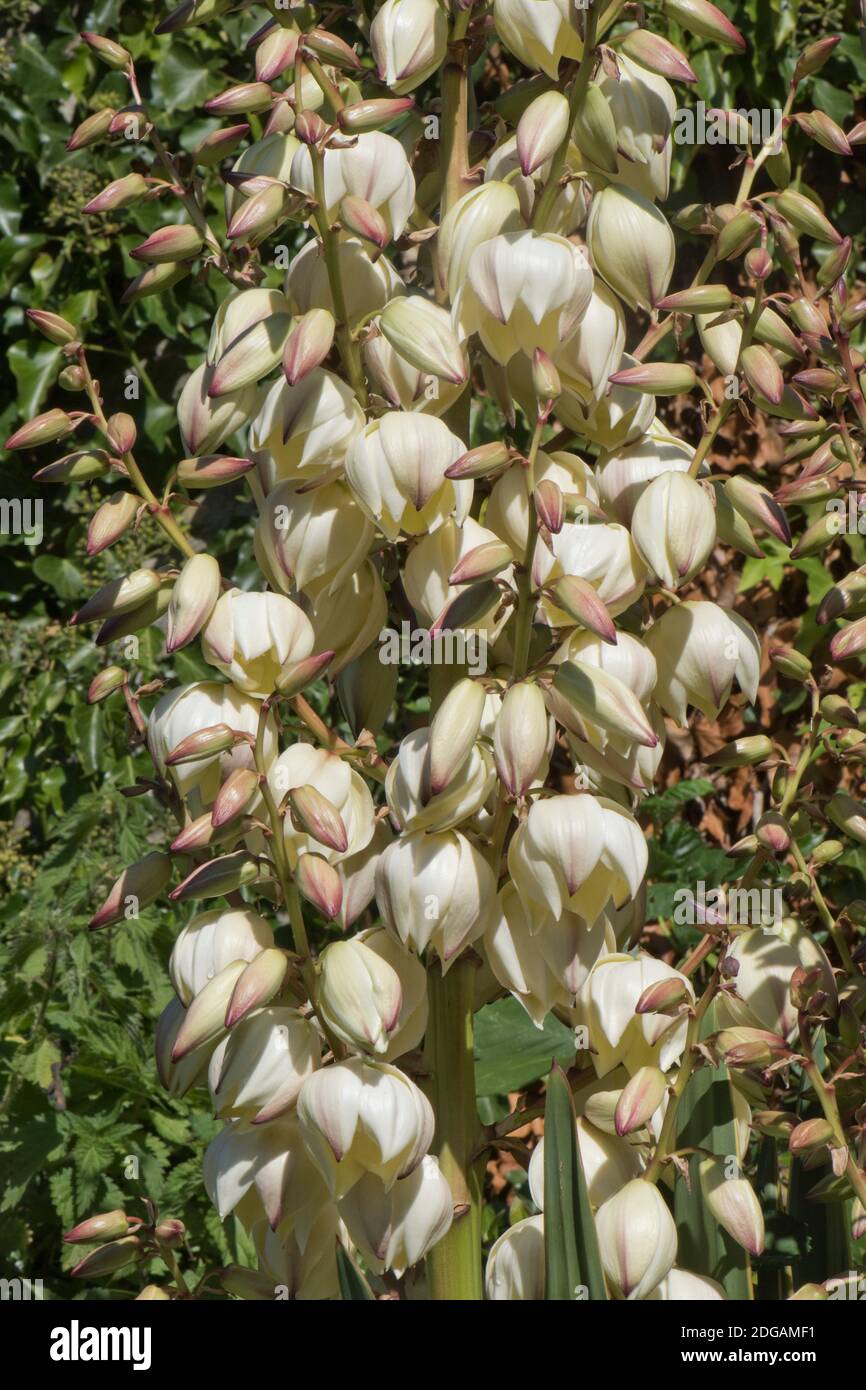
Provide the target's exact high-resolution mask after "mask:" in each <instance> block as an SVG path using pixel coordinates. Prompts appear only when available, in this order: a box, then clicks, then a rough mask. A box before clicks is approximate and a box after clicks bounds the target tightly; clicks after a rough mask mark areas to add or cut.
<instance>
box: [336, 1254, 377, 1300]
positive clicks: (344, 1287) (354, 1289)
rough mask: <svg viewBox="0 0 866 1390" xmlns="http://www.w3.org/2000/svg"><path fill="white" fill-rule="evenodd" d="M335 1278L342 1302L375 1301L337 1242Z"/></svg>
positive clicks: (364, 1280) (355, 1267)
mask: <svg viewBox="0 0 866 1390" xmlns="http://www.w3.org/2000/svg"><path fill="white" fill-rule="evenodd" d="M337 1278H338V1279H339V1281H340V1297H341V1298H342V1299H343V1301H344V1302H346V1303H372V1302H374V1301H375V1300H374V1296H373V1293H372V1290H371V1289H370V1285H369V1284H368V1283H367V1281H366V1279H365V1278H364V1276H363V1274H362V1273H361V1271H360V1270H359V1268H358V1266H357V1265H356V1264H355V1261H354V1260H353V1259H352V1258H351V1256H349V1255H348V1254H347V1253H346V1251H345V1250H344V1249H343V1247H342V1245H341V1244H340V1243H339V1241H338V1242H337Z"/></svg>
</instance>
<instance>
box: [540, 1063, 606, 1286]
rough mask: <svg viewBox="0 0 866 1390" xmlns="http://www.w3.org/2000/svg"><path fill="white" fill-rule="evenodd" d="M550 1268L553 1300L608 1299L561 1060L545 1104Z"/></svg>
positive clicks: (546, 1250) (549, 1083)
mask: <svg viewBox="0 0 866 1390" xmlns="http://www.w3.org/2000/svg"><path fill="white" fill-rule="evenodd" d="M544 1272H545V1288H544V1297H545V1299H546V1300H547V1301H559V1302H571V1301H573V1300H574V1299H577V1298H581V1297H588V1298H590V1299H595V1300H604V1299H606V1298H607V1290H606V1288H605V1283H604V1274H603V1272H602V1267H601V1257H600V1256H599V1253H598V1241H597V1239H596V1234H595V1222H594V1221H593V1218H592V1210H591V1208H590V1205H589V1196H588V1194H587V1190H586V1178H585V1176H584V1172H583V1163H582V1161H581V1157H580V1149H579V1148H578V1144H577V1128H576V1121H575V1114H574V1100H573V1097H572V1094H571V1087H570V1086H569V1084H568V1079H567V1077H566V1075H565V1072H564V1071H563V1070H562V1068H561V1067H560V1066H559V1064H558V1063H556V1062H555V1063H554V1064H553V1067H552V1069H551V1072H550V1076H549V1077H548V1080H547V1100H546V1102H545V1107H544Z"/></svg>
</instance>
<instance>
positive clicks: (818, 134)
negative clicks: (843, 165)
mask: <svg viewBox="0 0 866 1390" xmlns="http://www.w3.org/2000/svg"><path fill="white" fill-rule="evenodd" d="M794 120H795V121H796V123H797V125H798V126H799V127H800V129H801V130H802V131H803V132H804V133H805V134H806V135H807V136H808V137H809V139H810V140H814V141H815V144H816V145H821V146H823V148H824V149H825V150H829V151H830V153H831V154H841V155H849V154H853V153H854V151H853V150H852V148H851V146H850V144H849V143H848V138H847V136H846V134H845V132H844V130H843V129H842V127H841V126H839V125H837V124H836V122H835V121H834V120H833V119H832V118H831V117H830V116H828V115H827V113H826V112H825V111H798V112H797V114H796V115H795V116H794Z"/></svg>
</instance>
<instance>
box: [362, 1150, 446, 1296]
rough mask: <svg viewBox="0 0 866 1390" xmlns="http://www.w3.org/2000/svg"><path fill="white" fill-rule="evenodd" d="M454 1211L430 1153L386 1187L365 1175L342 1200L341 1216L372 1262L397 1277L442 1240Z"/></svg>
mask: <svg viewBox="0 0 866 1390" xmlns="http://www.w3.org/2000/svg"><path fill="white" fill-rule="evenodd" d="M453 1214H454V1198H453V1197H452V1195H451V1189H450V1187H449V1186H448V1182H447V1180H446V1178H445V1176H444V1174H443V1173H442V1170H441V1168H440V1167H439V1163H438V1161H437V1160H436V1159H435V1158H433V1157H432V1155H431V1154H425V1156H424V1158H422V1160H421V1162H420V1163H419V1165H418V1167H417V1168H416V1169H415V1171H414V1172H413V1173H410V1174H409V1175H408V1176H407V1177H405V1178H400V1179H399V1181H398V1182H395V1183H394V1184H393V1186H392V1187H390V1188H386V1187H385V1185H384V1184H383V1183H382V1182H381V1181H380V1179H379V1178H378V1177H376V1176H374V1175H373V1174H372V1173H367V1174H365V1175H364V1177H362V1178H360V1179H359V1181H358V1182H356V1183H355V1185H354V1187H352V1189H351V1191H349V1192H347V1194H346V1196H345V1197H343V1199H342V1200H341V1202H340V1216H341V1217H342V1219H343V1221H345V1223H346V1228H347V1230H348V1232H349V1235H350V1236H351V1238H352V1241H353V1243H354V1245H355V1246H357V1248H358V1249H359V1250H360V1252H361V1254H362V1255H363V1256H364V1259H365V1260H366V1261H367V1262H368V1263H369V1265H370V1267H371V1268H372V1269H374V1270H376V1272H377V1273H381V1272H382V1271H383V1270H385V1269H391V1270H393V1271H394V1273H395V1274H396V1276H397V1278H398V1279H399V1278H400V1277H401V1276H402V1275H403V1274H405V1272H406V1270H407V1269H409V1268H410V1266H411V1265H414V1264H417V1263H418V1261H419V1260H421V1259H423V1257H424V1255H425V1254H426V1253H427V1251H428V1250H429V1249H430V1248H431V1247H432V1246H434V1245H435V1244H436V1242H437V1241H439V1240H441V1239H442V1237H443V1236H444V1235H445V1233H446V1231H447V1230H448V1229H449V1227H450V1225H451V1221H452V1217H453Z"/></svg>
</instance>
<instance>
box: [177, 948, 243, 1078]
mask: <svg viewBox="0 0 866 1390" xmlns="http://www.w3.org/2000/svg"><path fill="white" fill-rule="evenodd" d="M246 968H247V962H246V961H245V960H233V961H232V962H231V963H230V964H229V965H225V966H223V968H222V970H219V971H217V973H216V975H214V977H213V979H211V980H208V982H207V984H206V985H205V986H204V989H200V990H199V992H198V994H197V995H196V996H195V998H194V999H193V1001H192V1003H191V1004H190V1006H189V1008H188V1009H187V1011H186V1013H185V1014H184V1016H183V1021H182V1023H181V1025H180V1027H179V1028H178V1030H177V1035H176V1037H175V1040H174V1045H173V1047H172V1049H171V1061H172V1062H179V1061H180V1060H181V1059H182V1058H183V1057H186V1056H187V1055H188V1054H189V1053H190V1052H193V1051H194V1050H195V1048H197V1047H202V1046H203V1045H204V1044H205V1043H209V1042H212V1041H213V1039H214V1038H217V1037H219V1035H220V1033H224V1032H225V1016H226V1009H227V1008H228V1006H229V1001H230V1000H231V997H232V994H233V993H234V988H235V985H236V984H237V982H238V980H239V979H240V977H241V975H242V974H243V973H244V971H245V970H246Z"/></svg>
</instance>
